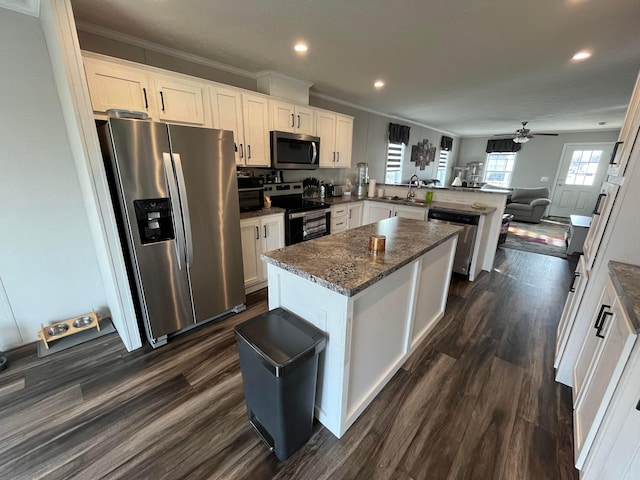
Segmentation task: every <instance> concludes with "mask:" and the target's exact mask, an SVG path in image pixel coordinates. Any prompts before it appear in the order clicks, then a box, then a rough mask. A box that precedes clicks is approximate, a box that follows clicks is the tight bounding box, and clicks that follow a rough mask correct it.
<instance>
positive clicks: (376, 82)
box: [373, 80, 384, 88]
mask: <svg viewBox="0 0 640 480" xmlns="http://www.w3.org/2000/svg"><path fill="white" fill-rule="evenodd" d="M373 86H374V87H376V88H382V87H384V82H383V81H382V80H376V81H375V82H374V83H373Z"/></svg>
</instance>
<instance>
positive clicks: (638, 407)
mask: <svg viewBox="0 0 640 480" xmlns="http://www.w3.org/2000/svg"><path fill="white" fill-rule="evenodd" d="M636 410H638V411H640V400H638V404H637V405H636Z"/></svg>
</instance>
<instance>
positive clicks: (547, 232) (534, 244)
mask: <svg viewBox="0 0 640 480" xmlns="http://www.w3.org/2000/svg"><path fill="white" fill-rule="evenodd" d="M565 222H566V223H565ZM567 228H568V219H566V220H565V219H563V218H559V217H554V218H549V219H543V220H542V221H541V222H540V223H525V222H515V221H512V222H511V225H509V234H508V235H507V240H506V241H505V243H503V244H501V245H500V247H501V248H511V249H514V250H524V251H525V252H532V253H540V254H542V255H551V256H553V257H560V258H567V253H566V249H567V246H566V244H565V240H564V234H565V232H566V231H567Z"/></svg>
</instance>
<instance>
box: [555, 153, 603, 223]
mask: <svg viewBox="0 0 640 480" xmlns="http://www.w3.org/2000/svg"><path fill="white" fill-rule="evenodd" d="M613 147H614V144H613V143H567V144H565V145H564V148H563V149H562V156H561V157H560V164H559V165H558V171H557V173H556V181H555V187H554V189H553V192H552V194H551V206H550V207H549V215H552V216H557V217H568V216H569V215H585V216H591V213H592V212H593V208H594V207H595V204H596V201H597V199H598V193H599V192H600V187H601V185H602V182H603V180H604V176H605V174H606V173H607V164H608V162H609V159H610V157H611V153H612V152H613ZM579 152H583V154H582V159H583V163H582V165H583V166H584V167H586V165H587V162H586V161H587V157H589V156H591V158H593V160H598V159H599V161H598V162H597V171H592V169H593V167H591V169H587V168H585V169H584V170H583V169H581V170H580V172H577V174H576V172H575V171H574V168H573V167H575V165H576V162H575V161H574V162H573V167H572V159H574V160H575V159H576V157H577V156H578V155H580V153H579ZM588 152H592V153H588ZM597 152H600V153H599V156H598V153H597ZM587 170H589V171H587ZM582 173H584V174H582ZM583 182H585V183H589V182H591V183H589V184H588V185H587V184H583Z"/></svg>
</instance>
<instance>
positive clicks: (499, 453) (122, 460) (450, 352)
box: [0, 249, 578, 480]
mask: <svg viewBox="0 0 640 480" xmlns="http://www.w3.org/2000/svg"><path fill="white" fill-rule="evenodd" d="M572 271H573V265H571V264H570V262H567V261H566V260H562V259H559V258H554V257H549V256H542V255H537V254H532V253H526V252H520V251H516V250H502V249H500V250H499V252H498V256H497V258H496V267H495V270H494V271H493V272H492V273H491V274H487V273H485V274H483V275H481V277H480V278H479V279H478V280H477V281H475V282H472V283H469V282H466V281H462V280H460V279H454V281H453V283H452V286H451V290H450V296H449V303H448V306H447V313H446V315H445V317H444V318H443V319H442V320H441V322H440V323H439V324H438V326H437V327H436V328H435V330H434V331H433V333H432V334H431V336H430V337H429V338H428V339H427V341H426V342H425V343H424V344H423V345H422V346H421V347H420V348H419V349H418V350H417V351H416V352H415V354H414V355H413V356H412V357H411V358H410V359H409V361H408V362H407V363H406V364H405V365H404V367H403V368H402V369H401V370H400V371H399V372H398V373H397V374H396V375H395V377H394V378H393V379H392V380H391V382H390V383H389V384H388V385H387V387H386V388H385V389H384V390H383V391H382V392H381V394H380V395H379V396H378V398H376V399H375V400H374V401H373V403H372V404H371V405H370V406H369V408H368V409H367V410H366V411H365V412H364V414H363V415H362V416H361V417H360V418H359V419H358V421H357V422H356V423H355V424H354V425H353V426H352V427H351V429H349V431H348V432H347V433H346V434H345V435H344V436H343V438H342V439H340V440H338V439H336V438H335V437H334V436H333V435H332V434H330V433H329V432H328V431H327V430H326V429H324V427H322V426H321V425H320V424H316V425H315V428H314V434H313V436H312V438H311V440H310V441H309V443H308V444H307V446H306V447H304V448H303V449H301V450H300V451H298V452H297V453H295V454H294V455H293V456H292V457H291V458H289V459H288V460H287V461H284V462H278V461H277V460H276V458H275V456H274V455H273V454H269V453H268V452H267V450H266V448H265V447H264V446H263V444H262V443H260V442H259V440H258V439H257V437H256V435H255V434H254V433H253V431H252V430H251V428H250V427H249V424H248V422H247V418H246V411H245V406H244V397H243V391H242V383H241V375H240V368H239V363H238V355H237V348H236V344H235V340H234V337H233V333H232V330H233V327H234V326H235V325H236V324H238V323H240V322H242V321H244V320H245V319H247V318H250V317H252V316H254V315H256V314H258V313H261V312H263V311H266V309H267V304H266V298H265V292H264V291H263V292H258V293H257V294H254V295H251V296H250V297H249V298H248V309H247V311H246V312H243V313H242V314H239V315H237V316H234V317H232V318H230V319H226V320H224V321H222V322H219V323H216V324H212V325H208V326H205V327H202V328H199V329H197V330H195V331H192V332H190V333H188V334H185V335H183V336H181V337H179V338H177V339H174V340H173V341H172V342H171V343H170V345H168V346H166V347H163V348H161V349H159V350H156V351H150V350H149V349H141V350H138V351H135V352H132V353H127V352H126V350H125V349H124V348H123V347H122V344H121V342H120V340H119V339H118V337H117V336H115V335H111V336H110V337H108V338H107V337H103V338H102V339H99V340H95V341H93V342H90V343H86V344H84V345H81V346H78V347H76V348H74V349H72V350H69V351H67V352H62V353H59V354H56V355H53V356H51V357H48V358H45V359H38V358H37V357H36V355H35V349H34V347H33V346H28V347H23V348H20V349H17V350H14V351H11V352H9V353H8V356H9V359H10V361H11V366H10V368H9V370H7V371H5V372H4V373H1V374H0V478H1V479H12V480H13V479H35V478H47V479H67V478H80V479H98V478H125V479H159V478H176V479H177V478H188V479H205V478H206V479H208V478H222V479H236V478H238V479H245V478H246V479H272V478H274V479H284V478H299V479H318V478H327V479H358V478H362V479H367V480H369V479H375V478H388V479H404V480H406V479H434V480H439V479H456V480H459V479H465V480H466V479H482V480H487V479H505V480H513V479H518V480H527V479H531V480H544V479H553V480H556V479H577V478H578V476H577V472H576V471H575V470H574V469H573V467H572V463H573V444H572V416H571V393H570V390H569V389H567V388H566V387H563V386H561V385H559V384H557V383H555V382H554V380H553V365H552V363H553V354H554V344H555V335H556V325H557V322H558V319H559V318H560V314H561V311H562V307H563V303H564V299H565V297H566V293H567V288H568V284H569V281H570V278H571V272H572Z"/></svg>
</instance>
